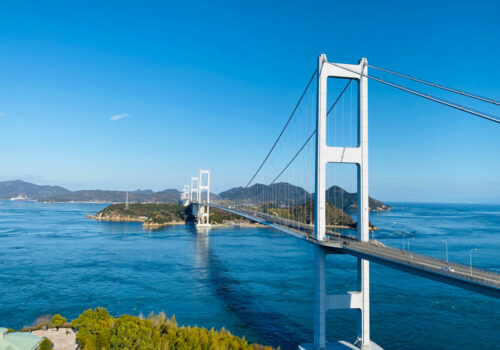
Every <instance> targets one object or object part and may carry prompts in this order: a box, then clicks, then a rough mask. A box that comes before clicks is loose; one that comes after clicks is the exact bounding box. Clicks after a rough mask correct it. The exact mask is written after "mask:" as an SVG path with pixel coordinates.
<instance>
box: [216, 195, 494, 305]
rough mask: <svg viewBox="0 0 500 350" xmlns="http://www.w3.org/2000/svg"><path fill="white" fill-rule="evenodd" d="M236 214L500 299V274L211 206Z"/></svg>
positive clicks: (337, 250) (336, 250) (342, 251)
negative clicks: (322, 237) (323, 235)
mask: <svg viewBox="0 0 500 350" xmlns="http://www.w3.org/2000/svg"><path fill="white" fill-rule="evenodd" d="M209 205H210V206H211V207H215V208H218V209H221V210H224V211H227V212H230V213H233V214H237V215H240V216H242V217H245V218H247V219H250V220H253V221H256V222H259V223H261V224H264V225H267V226H270V227H272V228H275V229H277V230H279V231H282V232H285V233H288V234H291V235H293V236H295V237H298V238H301V239H304V240H306V241H308V242H310V243H313V244H319V245H321V246H323V247H326V248H328V249H329V250H331V253H336V254H349V255H352V256H356V257H359V258H363V259H365V260H369V261H372V262H374V263H378V264H382V265H386V266H388V267H391V268H395V269H399V270H402V271H405V272H409V273H412V274H417V275H420V276H423V277H426V278H429V279H433V280H436V281H439V282H444V283H447V284H451V285H454V286H457V287H461V288H465V289H469V290H472V291H475V292H480V293H482V294H486V295H489V296H493V297H497V298H500V274H499V273H496V272H491V271H486V270H482V269H477V268H472V272H471V268H470V266H467V265H462V264H457V263H452V262H446V261H444V260H441V259H437V258H433V257H430V256H426V255H422V254H417V253H413V252H409V251H407V250H401V249H396V248H392V247H387V246H385V245H383V244H381V243H379V242H374V241H369V242H361V241H359V240H357V239H356V238H355V237H354V236H349V235H344V234H341V233H338V232H335V231H333V230H327V239H326V240H325V241H318V240H316V239H315V238H314V226H312V225H306V224H302V223H298V222H296V221H292V220H287V219H283V218H280V217H276V216H273V215H269V214H264V213H259V212H255V211H251V210H248V209H247V208H245V209H243V208H232V207H226V206H223V205H218V204H209Z"/></svg>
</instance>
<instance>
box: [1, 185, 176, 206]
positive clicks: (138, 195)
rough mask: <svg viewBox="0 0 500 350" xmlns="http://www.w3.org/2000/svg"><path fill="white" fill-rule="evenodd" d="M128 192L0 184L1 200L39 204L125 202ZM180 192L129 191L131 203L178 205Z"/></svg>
mask: <svg viewBox="0 0 500 350" xmlns="http://www.w3.org/2000/svg"><path fill="white" fill-rule="evenodd" d="M126 193H127V192H126V191H106V190H83V191H70V190H68V189H66V188H64V187H60V186H39V185H35V184H32V183H29V182H24V181H21V180H15V181H3V182H0V199H10V198H12V197H16V196H17V195H19V194H25V195H26V196H28V197H29V198H31V199H36V200H38V201H39V202H110V203H117V202H125V198H126ZM179 197H180V192H179V191H178V190H176V189H168V190H164V191H159V192H154V191H152V190H136V191H129V193H128V200H129V201H130V202H141V203H144V202H154V203H156V202H166V203H177V202H178V201H179Z"/></svg>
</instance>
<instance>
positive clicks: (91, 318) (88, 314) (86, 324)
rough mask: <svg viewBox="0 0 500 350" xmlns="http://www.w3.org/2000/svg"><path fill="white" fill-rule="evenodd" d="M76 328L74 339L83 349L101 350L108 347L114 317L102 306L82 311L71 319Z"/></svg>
mask: <svg viewBox="0 0 500 350" xmlns="http://www.w3.org/2000/svg"><path fill="white" fill-rule="evenodd" d="M71 323H72V324H73V326H74V327H76V328H77V329H78V333H77V335H76V340H77V341H78V343H79V344H80V348H81V349H83V350H101V349H109V348H110V337H111V329H112V328H113V327H114V324H115V319H114V318H113V317H112V316H110V315H109V313H108V311H107V310H106V309H104V308H101V307H98V308H96V309H95V310H92V309H88V310H86V311H84V312H83V313H82V314H81V315H80V316H78V318H77V319H75V320H73V321H71Z"/></svg>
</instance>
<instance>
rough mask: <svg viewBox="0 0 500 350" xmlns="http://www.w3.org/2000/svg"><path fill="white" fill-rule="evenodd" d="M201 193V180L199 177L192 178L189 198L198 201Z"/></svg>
mask: <svg viewBox="0 0 500 350" xmlns="http://www.w3.org/2000/svg"><path fill="white" fill-rule="evenodd" d="M199 193H200V182H199V179H198V178H197V177H192V178H191V191H189V200H190V201H191V203H192V202H197V201H198V195H199Z"/></svg>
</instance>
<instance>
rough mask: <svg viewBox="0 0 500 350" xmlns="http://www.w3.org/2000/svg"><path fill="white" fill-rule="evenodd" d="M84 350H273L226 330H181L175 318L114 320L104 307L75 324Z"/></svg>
mask: <svg viewBox="0 0 500 350" xmlns="http://www.w3.org/2000/svg"><path fill="white" fill-rule="evenodd" d="M72 324H73V326H74V327H76V328H77V329H78V333H77V335H76V339H77V341H78V342H79V344H80V348H81V349H82V350H101V349H111V350H114V349H138V350H156V349H161V350H170V349H176V350H192V349H194V350H205V349H206V350H221V349H227V350H257V349H258V350H272V347H268V346H261V345H258V344H248V342H247V341H246V339H245V338H240V337H237V336H235V335H232V334H231V333H230V332H229V331H227V330H225V329H224V328H223V329H221V330H220V331H216V330H214V329H213V328H212V329H210V330H208V329H205V328H199V327H179V326H178V325H177V322H176V320H175V316H172V318H167V317H166V316H165V314H164V313H160V314H158V315H155V314H154V313H151V314H150V315H149V316H148V317H147V318H145V319H144V318H139V317H135V316H130V315H122V316H120V317H118V318H114V317H112V316H110V315H109V313H108V311H107V310H106V309H104V308H96V309H95V310H92V309H89V310H87V311H85V312H83V313H82V314H81V315H80V316H78V318H77V319H75V320H73V321H72Z"/></svg>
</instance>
